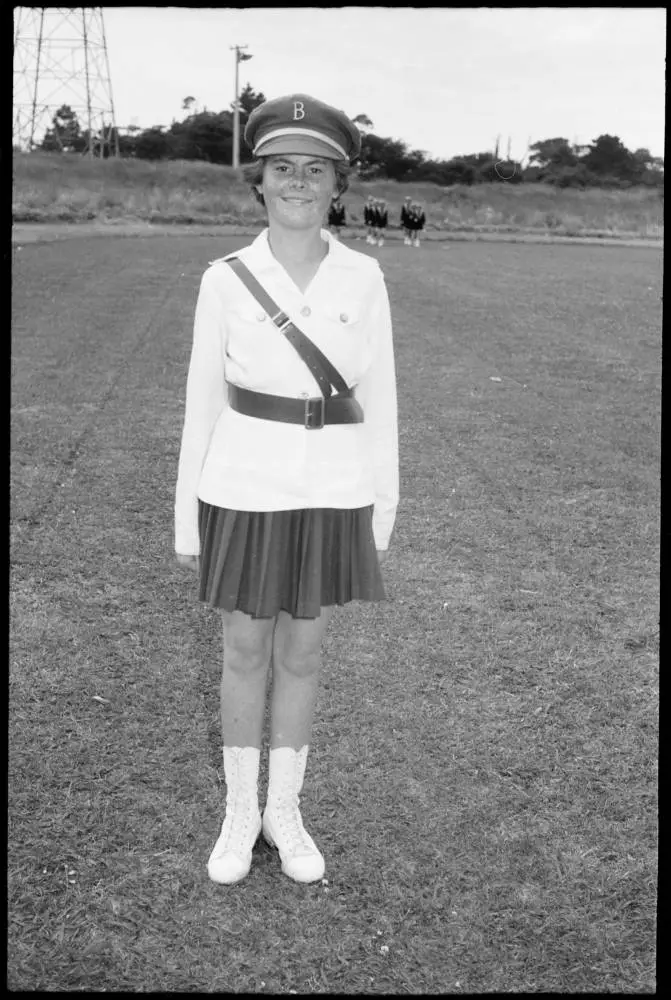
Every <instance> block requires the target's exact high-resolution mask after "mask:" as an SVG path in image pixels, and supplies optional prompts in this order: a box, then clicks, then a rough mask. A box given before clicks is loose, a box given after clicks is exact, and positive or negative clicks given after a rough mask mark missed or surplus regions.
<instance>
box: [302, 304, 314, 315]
mask: <svg viewBox="0 0 671 1000" xmlns="http://www.w3.org/2000/svg"><path fill="white" fill-rule="evenodd" d="M311 312H312V309H310V306H303V308H302V309H301V316H309V315H310V313H311Z"/></svg>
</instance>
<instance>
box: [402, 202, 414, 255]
mask: <svg viewBox="0 0 671 1000" xmlns="http://www.w3.org/2000/svg"><path fill="white" fill-rule="evenodd" d="M411 201H412V198H411V197H410V195H406V196H405V198H404V199H403V204H402V205H401V229H402V230H403V242H404V243H405V245H406V246H407V247H409V246H410V245H411V244H412V229H411V227H410V224H409V221H408V217H409V212H410V202H411Z"/></svg>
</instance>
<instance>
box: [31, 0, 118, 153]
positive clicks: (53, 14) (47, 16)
mask: <svg viewBox="0 0 671 1000" xmlns="http://www.w3.org/2000/svg"><path fill="white" fill-rule="evenodd" d="M64 105H67V106H68V107H70V108H71V109H72V111H73V112H74V113H75V114H76V116H77V121H78V122H79V125H80V127H81V135H82V136H83V140H84V146H83V149H82V152H83V153H84V154H85V155H88V156H90V157H94V156H118V155H119V136H118V132H117V129H116V122H115V117H114V101H113V100H112V82H111V78H110V69H109V59H108V57H107V42H106V39H105V26H104V23H103V8H102V7H16V8H15V9H14V115H13V128H12V140H13V144H14V146H15V147H18V148H19V149H22V150H28V151H30V150H32V149H34V148H35V147H36V146H37V145H39V144H40V143H41V141H42V139H43V138H44V134H45V132H46V131H47V129H53V131H54V138H55V141H56V142H57V143H60V136H59V134H58V129H57V128H55V129H54V126H53V118H54V115H55V114H56V112H57V111H58V110H59V109H60V108H61V107H63V106H64Z"/></svg>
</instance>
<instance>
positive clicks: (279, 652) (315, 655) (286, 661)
mask: <svg viewBox="0 0 671 1000" xmlns="http://www.w3.org/2000/svg"><path fill="white" fill-rule="evenodd" d="M320 666H321V652H320V650H319V649H296V648H294V649H292V648H291V647H290V646H289V647H285V648H284V649H275V650H274V652H273V669H277V670H280V671H282V672H284V673H286V674H291V675H292V676H293V677H300V678H308V677H314V676H315V675H316V674H318V673H319V668H320Z"/></svg>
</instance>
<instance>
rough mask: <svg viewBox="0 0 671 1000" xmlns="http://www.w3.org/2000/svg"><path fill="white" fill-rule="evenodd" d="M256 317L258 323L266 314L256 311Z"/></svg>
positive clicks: (261, 321)
mask: <svg viewBox="0 0 671 1000" xmlns="http://www.w3.org/2000/svg"><path fill="white" fill-rule="evenodd" d="M256 318H257V319H258V321H259V323H263V321H264V319H265V318H266V314H265V313H257V314H256Z"/></svg>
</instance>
